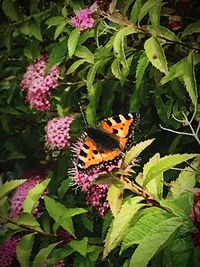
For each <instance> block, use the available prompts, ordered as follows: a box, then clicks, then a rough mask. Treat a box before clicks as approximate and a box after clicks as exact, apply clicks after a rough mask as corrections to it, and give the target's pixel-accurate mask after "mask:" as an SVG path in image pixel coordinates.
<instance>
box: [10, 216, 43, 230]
mask: <svg viewBox="0 0 200 267" xmlns="http://www.w3.org/2000/svg"><path fill="white" fill-rule="evenodd" d="M14 221H15V222H16V223H17V224H18V226H17V225H14V224H11V223H10V224H9V228H11V229H21V227H20V225H21V226H22V229H24V228H23V226H28V227H30V228H31V229H33V230H34V229H36V230H38V231H41V232H42V229H41V228H40V224H39V222H38V221H37V220H36V218H35V217H34V216H33V215H31V214H27V213H23V214H21V215H20V216H19V217H18V218H17V219H15V220H14Z"/></svg>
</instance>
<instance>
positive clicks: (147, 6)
mask: <svg viewBox="0 0 200 267" xmlns="http://www.w3.org/2000/svg"><path fill="white" fill-rule="evenodd" d="M156 6H160V1H158V0H147V1H146V2H145V3H144V5H143V6H142V7H141V9H140V13H139V15H138V22H139V23H140V21H141V20H142V19H143V18H144V16H146V15H147V13H148V12H149V11H150V10H151V9H152V8H155V7H156Z"/></svg>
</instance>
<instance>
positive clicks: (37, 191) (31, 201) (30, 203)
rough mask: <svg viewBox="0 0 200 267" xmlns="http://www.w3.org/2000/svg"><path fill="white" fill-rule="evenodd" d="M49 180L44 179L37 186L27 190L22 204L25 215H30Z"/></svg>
mask: <svg viewBox="0 0 200 267" xmlns="http://www.w3.org/2000/svg"><path fill="white" fill-rule="evenodd" d="M49 182H50V179H45V180H44V181H42V182H41V183H39V184H37V185H36V186H35V187H34V188H32V189H31V190H29V192H28V194H27V196H26V198H25V200H24V203H23V211H24V212H26V213H32V212H33V210H34V208H35V206H36V205H37V204H38V201H39V199H40V197H41V196H42V194H43V192H44V190H45V189H46V187H47V185H48V184H49Z"/></svg>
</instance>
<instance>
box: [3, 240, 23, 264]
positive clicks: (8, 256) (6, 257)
mask: <svg viewBox="0 0 200 267" xmlns="http://www.w3.org/2000/svg"><path fill="white" fill-rule="evenodd" d="M19 240H20V239H19V237H16V236H13V237H11V238H10V239H8V240H6V241H5V242H4V243H3V244H1V245H0V266H1V267H11V266H13V264H14V261H15V259H16V256H17V255H16V246H17V243H18V242H19Z"/></svg>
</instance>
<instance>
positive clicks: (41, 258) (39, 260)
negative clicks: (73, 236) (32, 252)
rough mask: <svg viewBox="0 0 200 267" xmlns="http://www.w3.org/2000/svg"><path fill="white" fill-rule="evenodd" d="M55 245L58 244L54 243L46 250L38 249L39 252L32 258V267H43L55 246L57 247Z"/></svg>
mask: <svg viewBox="0 0 200 267" xmlns="http://www.w3.org/2000/svg"><path fill="white" fill-rule="evenodd" d="M57 244H58V243H54V244H51V245H49V246H48V247H46V248H42V249H40V251H39V252H38V254H37V255H36V256H35V258H34V261H33V265H32V267H39V266H41V267H42V266H44V264H45V262H46V259H47V258H48V256H49V254H50V253H51V251H52V250H53V249H54V248H55V246H57Z"/></svg>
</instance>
